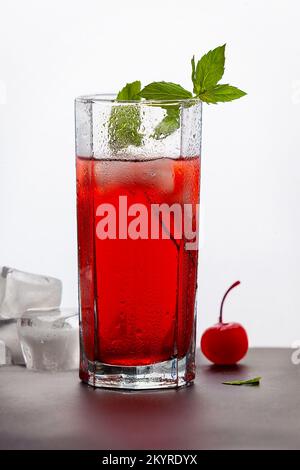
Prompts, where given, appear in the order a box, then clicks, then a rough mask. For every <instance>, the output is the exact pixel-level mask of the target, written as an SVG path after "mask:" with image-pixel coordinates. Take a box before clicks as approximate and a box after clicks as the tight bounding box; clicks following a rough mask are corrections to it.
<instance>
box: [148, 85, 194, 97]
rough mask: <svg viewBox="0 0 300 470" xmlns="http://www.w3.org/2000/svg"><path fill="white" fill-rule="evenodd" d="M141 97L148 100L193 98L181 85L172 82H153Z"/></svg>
mask: <svg viewBox="0 0 300 470" xmlns="http://www.w3.org/2000/svg"><path fill="white" fill-rule="evenodd" d="M139 96H141V97H142V98H145V99H146V100H170V101H171V100H184V99H188V98H192V96H193V95H192V93H191V92H190V91H187V90H185V89H184V88H183V87H182V86H181V85H177V84H176V83H171V82H153V83H150V84H149V85H147V86H145V88H143V89H142V91H141V92H140V93H139Z"/></svg>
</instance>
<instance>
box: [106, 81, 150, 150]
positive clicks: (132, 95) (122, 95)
mask: <svg viewBox="0 0 300 470" xmlns="http://www.w3.org/2000/svg"><path fill="white" fill-rule="evenodd" d="M140 91H141V82H140V81H135V82H132V83H127V84H126V85H125V86H124V88H122V90H121V91H120V92H119V93H118V95H117V99H116V100H117V101H132V100H134V101H135V100H140V97H139V92H140ZM140 126H141V116H140V110H139V107H138V106H136V105H134V104H129V105H126V106H117V105H116V106H114V107H113V108H112V110H111V114H110V118H109V123H108V142H109V146H110V148H111V150H112V151H113V152H118V151H119V150H122V149H124V148H126V147H128V146H129V145H134V146H135V147H139V146H140V145H142V142H143V135H142V134H141V133H140V132H139V129H140Z"/></svg>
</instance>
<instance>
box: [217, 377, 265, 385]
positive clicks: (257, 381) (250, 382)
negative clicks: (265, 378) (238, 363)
mask: <svg viewBox="0 0 300 470" xmlns="http://www.w3.org/2000/svg"><path fill="white" fill-rule="evenodd" d="M260 381H261V377H254V379H249V380H233V381H232V382H222V384H224V385H259V384H260Z"/></svg>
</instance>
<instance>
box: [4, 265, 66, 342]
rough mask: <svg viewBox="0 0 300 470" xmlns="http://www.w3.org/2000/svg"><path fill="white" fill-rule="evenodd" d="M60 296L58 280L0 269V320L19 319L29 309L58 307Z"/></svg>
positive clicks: (15, 270) (60, 286)
mask: <svg viewBox="0 0 300 470" xmlns="http://www.w3.org/2000/svg"><path fill="white" fill-rule="evenodd" d="M61 296H62V282H61V281H60V280H59V279H56V278H54V277H50V276H42V275H38V274H30V273H27V272H23V271H19V270H17V269H13V268H8V267H0V319H1V318H2V319H9V318H19V317H20V316H21V315H22V314H23V313H24V312H25V311H26V310H27V309H29V308H40V307H43V308H47V307H48V308H50V307H58V306H59V305H60V303H61ZM0 339H1V336H0Z"/></svg>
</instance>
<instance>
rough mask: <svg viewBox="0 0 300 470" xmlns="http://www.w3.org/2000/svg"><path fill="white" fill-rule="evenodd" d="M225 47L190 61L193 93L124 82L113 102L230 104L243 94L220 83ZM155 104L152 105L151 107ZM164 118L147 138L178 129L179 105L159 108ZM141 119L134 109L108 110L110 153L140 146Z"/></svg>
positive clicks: (159, 84) (171, 86)
mask: <svg viewBox="0 0 300 470" xmlns="http://www.w3.org/2000/svg"><path fill="white" fill-rule="evenodd" d="M225 47H226V45H225V44H224V45H223V46H219V47H216V48H215V49H213V50H211V51H209V52H208V53H207V54H205V55H204V56H203V57H202V58H201V59H200V60H199V61H198V62H197V64H196V62H195V57H193V58H192V60H191V64H192V76H191V78H192V82H193V93H194V94H192V93H191V92H190V91H188V90H185V89H184V88H183V87H182V86H181V85H178V84H176V83H172V82H163V81H162V82H153V83H150V84H149V85H146V86H145V87H144V88H143V89H141V83H140V82H139V81H137V82H133V83H128V84H127V85H126V86H125V87H124V88H123V89H122V90H121V91H120V93H119V94H118V96H117V98H116V100H117V101H122V100H123V101H131V100H140V99H146V100H153V101H157V100H158V101H160V100H170V101H180V100H185V99H190V98H193V99H199V100H201V101H204V102H206V103H213V104H216V103H219V102H225V101H233V100H236V99H238V98H241V97H242V96H244V95H246V93H245V92H244V91H242V90H240V89H239V88H236V87H234V86H231V85H228V84H221V83H219V81H220V80H221V78H222V77H223V74H224V69H225ZM153 105H155V103H154V104H153ZM161 107H162V108H163V109H164V110H165V116H164V118H163V119H162V121H161V122H160V123H159V124H158V125H157V126H156V128H155V129H154V132H153V134H152V136H151V137H153V138H155V139H164V138H165V137H168V136H169V135H171V134H173V132H175V131H176V130H177V129H178V128H179V127H180V104H179V103H178V104H172V103H170V104H169V105H164V106H161ZM140 125H141V118H140V114H139V110H138V107H134V106H130V105H128V107H127V106H123V107H120V108H118V107H115V108H113V110H112V113H111V117H110V122H109V129H108V131H109V144H110V147H111V148H112V149H113V150H120V149H123V148H125V147H127V146H129V145H135V146H136V147H138V146H140V145H141V144H142V142H143V135H142V134H141V133H140V131H139V129H140Z"/></svg>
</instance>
